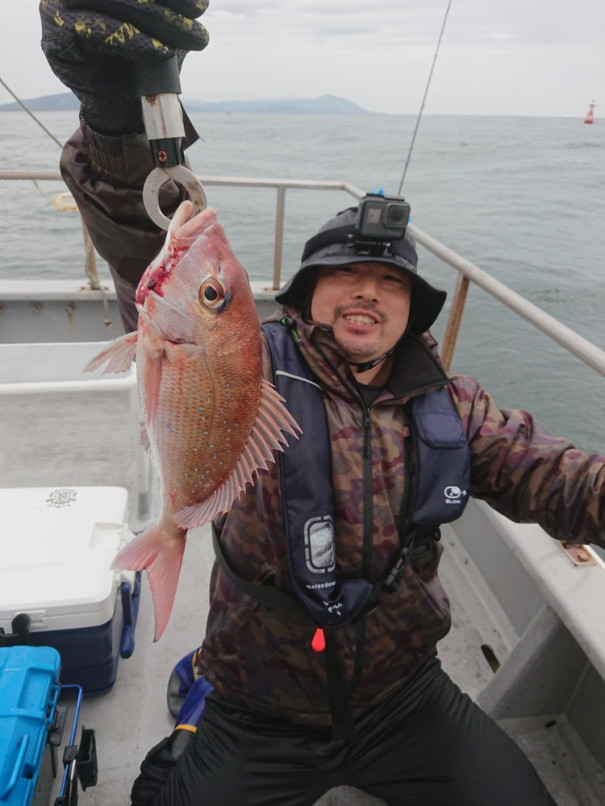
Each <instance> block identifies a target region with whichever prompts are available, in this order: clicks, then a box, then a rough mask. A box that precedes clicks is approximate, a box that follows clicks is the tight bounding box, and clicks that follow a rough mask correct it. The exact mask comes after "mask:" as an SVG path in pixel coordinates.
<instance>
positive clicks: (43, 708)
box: [0, 646, 61, 806]
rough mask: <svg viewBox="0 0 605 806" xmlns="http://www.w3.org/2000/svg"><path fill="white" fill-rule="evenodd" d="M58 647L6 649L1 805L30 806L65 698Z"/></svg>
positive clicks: (1, 652) (0, 667)
mask: <svg viewBox="0 0 605 806" xmlns="http://www.w3.org/2000/svg"><path fill="white" fill-rule="evenodd" d="M60 669H61V657H60V655H59V653H58V652H57V650H56V649H53V648H52V647H28V646H15V647H11V648H9V649H1V648H0V804H1V806H29V804H31V802H32V798H33V796H34V792H35V789H36V784H37V781H38V773H39V769H40V764H41V761H42V755H43V753H44V747H45V745H46V740H47V737H48V731H49V728H50V726H51V725H52V722H53V719H54V715H55V710H56V706H57V699H58V696H59V673H60Z"/></svg>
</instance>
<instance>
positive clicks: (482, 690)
mask: <svg viewBox="0 0 605 806" xmlns="http://www.w3.org/2000/svg"><path fill="white" fill-rule="evenodd" d="M11 349H14V350H21V353H23V351H24V350H25V351H26V352H27V349H28V348H26V347H25V348H24V347H23V345H21V346H20V347H19V346H12V345H11ZM82 349H83V352H84V353H86V352H88V353H89V354H94V352H95V351H96V347H95V346H94V345H87V346H86V347H85V348H81V347H74V346H73V345H72V346H70V347H69V348H65V354H66V356H67V355H70V356H71V357H70V359H69V362H68V363H69V364H70V366H71V367H73V366H74V363H73V362H74V361H75V365H76V366H77V367H81V366H82V365H83V363H84V360H85V359H84V360H83V354H82ZM9 352H10V351H9ZM9 352H5V353H4V355H3V359H4V360H3V362H2V366H3V367H5V368H7V367H8V366H9V364H10V365H11V366H13V367H15V366H16V367H18V372H19V376H18V377H12V378H10V377H9V378H7V377H4V378H2V379H0V380H1V382H0V407H1V410H0V414H1V416H0V424H1V426H0V427H1V429H2V432H1V434H0V443H1V444H2V448H3V454H4V457H5V459H4V461H3V462H2V464H1V465H0V487H10V488H12V487H24V486H27V487H30V486H52V487H53V488H55V487H60V486H87V485H99V486H110V485H118V486H124V487H126V488H127V489H128V490H129V493H130V504H131V507H130V511H131V528H133V529H135V528H137V527H138V526H139V525H140V523H139V520H138V515H139V510H140V509H144V507H145V505H146V503H147V502H148V492H149V491H148V489H147V476H146V473H145V464H144V462H143V461H141V452H140V450H139V448H138V426H137V422H136V411H135V408H136V395H135V388H134V379H133V378H130V379H128V378H126V379H122V380H115V379H114V380H109V382H108V381H106V380H95V379H91V378H88V379H84V378H80V377H74V376H73V373H72V371H71V369H70V370H68V371H66V372H64V373H63V374H62V375H60V376H57V375H56V370H53V371H52V372H50V374H49V376H48V377H47V379H46V380H43V381H42V384H40V378H41V377H43V376H42V375H41V374H40V366H39V365H38V366H37V367H36V366H33V367H32V369H31V374H30V375H28V374H27V370H26V369H24V364H23V361H22V357H21V358H17V353H16V352H15V353H14V354H13V357H15V358H17V360H16V361H12V360H11V361H7V356H8V355H9ZM45 355H47V354H45V353H44V352H43V351H42V352H41V353H40V354H39V356H38V361H37V362H36V361H34V364H36V363H38V364H40V362H41V363H42V365H43V364H44V363H45V362H46V361H47V360H48V359H47V358H46V357H45ZM54 355H55V356H56V350H55V351H54ZM30 358H32V356H31V355H30ZM26 363H27V362H26ZM55 366H56V365H55ZM78 372H79V370H77V371H76V375H78ZM53 378H54V379H55V380H53ZM57 380H58V382H55V381H57ZM25 435H26V436H27V438H24V436H25ZM153 488H154V487H153V484H152V485H151V492H153ZM469 509H470V512H469V514H468V515H465V519H464V523H462V525H461V528H458V527H457V530H456V532H455V531H454V530H453V529H452V528H451V527H446V528H444V530H443V542H444V546H445V553H444V559H443V562H442V566H441V576H442V578H443V580H444V583H445V585H446V588H447V590H448V592H449V594H450V597H451V602H452V611H453V628H452V631H451V633H450V635H449V636H448V637H447V638H446V639H445V640H444V641H443V642H442V644H441V646H440V657H441V659H442V662H443V665H444V667H445V668H446V669H447V670H448V672H449V673H450V674H451V676H452V678H453V679H454V680H455V681H456V682H457V683H458V684H459V685H460V686H461V687H462V688H463V689H464V690H466V691H467V692H468V693H469V694H470V695H471V696H472V697H474V698H476V699H477V700H478V701H479V702H480V703H481V704H482V705H483V707H485V708H486V709H487V710H488V711H490V712H491V713H493V714H494V715H495V716H496V718H498V719H499V720H501V722H502V724H503V726H504V727H505V729H507V730H508V731H509V732H510V733H511V734H512V735H514V736H515V737H516V739H517V741H518V742H519V744H520V745H521V746H522V747H523V749H524V750H525V752H526V753H527V754H528V755H529V756H530V758H531V759H532V761H533V762H534V764H535V765H536V766H537V767H538V769H539V772H540V774H541V776H542V777H543V779H544V781H545V782H546V784H547V786H548V787H549V789H550V790H551V792H552V794H553V796H554V797H555V799H556V801H557V803H558V804H559V806H597V804H602V803H604V802H605V758H604V756H605V626H604V621H603V618H602V614H603V612H605V576H603V574H604V570H603V567H602V565H601V564H600V563H599V562H598V561H597V562H595V563H594V564H590V565H587V566H586V567H582V568H575V567H574V566H573V565H572V564H571V563H570V561H569V559H568V558H567V556H565V555H564V553H563V552H562V551H561V550H560V549H559V547H558V545H555V543H554V541H551V540H550V539H549V538H547V537H546V536H545V535H544V534H543V533H542V532H541V531H540V530H537V532H532V531H530V532H529V533H528V532H527V531H524V530H527V529H529V530H535V529H536V527H516V526H514V525H512V524H510V523H509V522H508V521H506V522H504V519H500V518H499V516H498V517H495V519H492V517H491V515H489V513H487V512H486V510H485V508H483V507H482V506H474V507H469ZM526 538H527V539H526ZM5 539H10V536H6V537H5ZM212 559H213V558H212V547H211V541H210V539H209V534H208V529H207V528H206V527H202V528H201V529H197V530H194V531H193V532H192V533H190V538H189V540H188V546H187V551H186V555H185V562H184V566H183V571H182V576H181V581H180V584H179V590H178V593H177V599H176V604H175V609H174V612H173V614H172V617H171V620H170V623H169V626H168V628H167V630H166V633H165V634H164V636H163V637H162V639H161V640H160V641H159V642H158V643H154V642H153V624H152V622H153V617H152V609H151V602H150V597H149V591H148V587H147V582H146V580H144V583H143V590H142V595H141V605H140V612H139V622H138V626H137V630H136V649H135V652H134V654H133V656H132V657H131V658H129V659H127V660H123V659H122V660H120V662H119V665H118V676H117V680H116V683H115V686H114V687H113V689H112V690H111V691H110V692H109V693H108V694H106V695H102V696H99V697H94V698H89V699H87V700H85V702H84V706H83V711H82V715H81V718H80V724H81V725H82V724H83V725H85V726H86V727H88V728H93V729H94V730H95V731H96V737H97V749H98V760H99V782H98V784H97V786H96V787H94V788H92V789H88V790H87V791H86V792H85V793H83V794H81V795H80V803H81V804H82V806H107V804H126V803H128V802H129V797H128V796H129V791H130V787H131V785H132V782H133V780H134V778H135V777H136V775H137V773H138V768H139V764H140V762H141V760H142V758H143V757H144V755H145V753H146V752H147V751H148V750H149V749H150V747H151V746H152V745H153V744H155V743H156V742H157V741H159V740H160V739H161V738H162V737H163V736H165V735H167V734H169V733H170V732H171V730H172V721H171V718H170V715H169V712H168V709H167V706H166V685H167V682H168V677H169V675H170V672H171V670H172V667H173V666H174V664H175V663H176V662H177V661H178V659H179V658H180V657H182V656H183V655H184V654H186V653H187V652H189V651H190V650H191V649H193V648H195V647H197V646H198V645H199V644H200V643H201V641H202V638H203V635H204V627H205V620H206V612H207V591H208V580H209V574H210V570H211V566H212ZM589 608H592V609H593V612H592V613H591V612H589ZM595 610H597V611H598V612H594V611H595ZM490 661H491V664H492V665H491V666H490ZM498 667H499V668H498ZM320 803H321V804H322V806H327V805H328V804H347V805H348V806H355V805H356V804H359V806H362V804H367V806H370V804H376V803H377V801H375V800H374V799H371V798H368V797H367V796H365V795H363V794H362V793H357V792H353V791H351V790H346V789H345V790H342V789H341V790H333V791H332V792H331V793H330V794H328V795H326V796H324V798H322V800H321V801H320Z"/></svg>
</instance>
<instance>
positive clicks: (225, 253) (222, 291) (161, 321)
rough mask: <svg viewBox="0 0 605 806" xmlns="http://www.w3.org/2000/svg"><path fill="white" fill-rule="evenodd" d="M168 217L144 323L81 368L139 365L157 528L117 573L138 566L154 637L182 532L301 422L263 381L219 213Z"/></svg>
mask: <svg viewBox="0 0 605 806" xmlns="http://www.w3.org/2000/svg"><path fill="white" fill-rule="evenodd" d="M191 215H192V205H191V203H190V202H183V203H182V204H181V206H180V207H179V209H178V211H177V212H176V213H175V215H174V218H173V220H172V222H171V225H170V229H169V231H168V235H167V238H166V243H165V245H164V248H163V250H162V252H161V253H160V254H159V255H158V257H157V258H156V259H155V260H154V261H153V263H151V264H150V266H149V267H148V269H147V270H146V272H145V274H144V275H143V277H142V279H141V282H140V283H139V287H138V290H137V297H136V302H137V308H138V311H139V324H138V330H137V332H136V333H129V334H126V335H125V336H122V337H121V338H119V339H116V340H115V341H113V342H111V344H110V345H109V346H108V347H107V348H106V349H105V350H103V352H101V353H100V354H99V355H98V356H96V357H95V358H94V359H93V360H92V361H91V362H90V364H89V365H88V367H87V369H89V370H93V369H96V368H97V367H100V366H103V365H104V364H106V365H107V366H106V371H111V372H116V371H120V370H127V369H128V367H129V366H130V364H131V362H132V360H133V359H135V358H136V367H137V378H138V388H139V396H140V403H141V410H142V412H143V420H144V434H145V436H144V439H145V440H146V441H148V443H149V447H150V449H151V451H152V454H153V457H154V460H155V463H156V466H157V468H158V473H159V476H160V482H161V487H162V512H161V516H160V518H159V521H158V523H157V524H156V525H155V526H153V527H152V528H150V529H148V530H147V531H145V532H144V533H143V534H142V535H140V536H139V537H137V538H136V539H135V540H133V541H132V542H131V543H129V544H128V545H127V546H126V547H125V548H124V549H122V551H120V553H119V554H118V555H117V556H116V558H115V560H114V566H115V567H117V568H127V569H130V570H141V569H143V568H144V569H145V570H146V571H147V575H148V578H149V583H150V586H151V592H152V597H153V603H154V611H155V639H156V640H157V639H158V638H159V637H160V636H161V635H162V633H163V631H164V629H165V627H166V624H167V623H168V619H169V616H170V612H171V610H172V604H173V601H174V597H175V593H176V588H177V583H178V577H179V572H180V568H181V562H182V558H183V552H184V548H185V538H186V535H187V530H188V529H190V528H193V527H195V526H200V525H202V524H203V523H206V522H208V521H210V520H212V519H213V518H215V517H217V516H218V515H220V514H222V513H223V512H226V511H227V510H228V509H229V508H230V507H231V505H232V504H233V502H234V501H235V499H236V498H237V497H238V495H239V494H240V493H241V492H242V491H243V490H244V488H245V486H246V484H249V483H251V482H252V481H253V478H254V475H255V474H256V472H257V471H258V470H259V469H261V468H266V467H267V463H270V462H272V461H274V460H275V456H274V452H275V451H276V450H283V446H284V445H285V444H286V437H285V434H290V435H292V436H296V434H297V432H298V431H299V429H298V426H297V424H296V422H295V421H294V420H293V419H292V417H291V416H290V414H289V413H288V411H287V409H286V408H285V406H284V404H283V401H282V398H281V397H280V396H279V395H278V393H277V392H276V391H275V389H274V388H273V386H272V385H271V384H270V383H269V382H268V381H266V380H264V379H263V378H262V377H261V334H260V327H259V321H258V315H257V312H256V307H255V303H254V298H253V296H252V291H251V289H250V285H249V282H248V277H247V274H246V272H245V270H244V268H243V267H242V266H241V264H240V263H239V262H238V260H237V258H236V257H235V255H234V254H233V252H232V250H231V247H230V246H229V243H228V241H227V239H226V236H225V233H224V230H223V228H222V226H221V225H220V223H219V222H218V220H217V216H216V213H215V211H214V210H212V209H211V208H208V209H206V210H204V211H203V212H201V213H199V214H198V215H196V216H195V217H193V218H192V217H191Z"/></svg>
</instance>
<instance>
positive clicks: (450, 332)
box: [441, 274, 470, 372]
mask: <svg viewBox="0 0 605 806" xmlns="http://www.w3.org/2000/svg"><path fill="white" fill-rule="evenodd" d="M469 285H470V280H469V279H468V277H465V275H464V274H459V275H458V280H457V282H456V288H455V289H454V297H453V299H452V306H451V308H450V314H449V316H448V319H447V325H446V327H445V334H444V336H443V346H442V348H441V362H442V364H443V366H444V367H445V369H446V371H448V372H449V369H450V366H451V364H452V358H453V357H454V349H455V348H456V342H457V340H458V332H459V330H460V324H461V322H462V314H463V313H464V305H465V303H466V297H467V294H468V287H469Z"/></svg>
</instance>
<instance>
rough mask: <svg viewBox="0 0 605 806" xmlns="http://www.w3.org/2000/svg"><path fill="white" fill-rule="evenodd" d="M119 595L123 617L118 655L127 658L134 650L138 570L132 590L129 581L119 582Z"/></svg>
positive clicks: (138, 588) (138, 586)
mask: <svg viewBox="0 0 605 806" xmlns="http://www.w3.org/2000/svg"><path fill="white" fill-rule="evenodd" d="M120 596H121V598H122V614H123V618H124V625H123V627H122V640H121V641H120V657H121V658H129V657H130V656H131V655H132V653H133V652H134V631H135V628H136V626H137V617H138V615H139V601H140V596H141V572H140V571H137V572H136V574H135V578H134V583H133V586H132V592H131V589H130V582H122V583H121V585H120Z"/></svg>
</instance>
